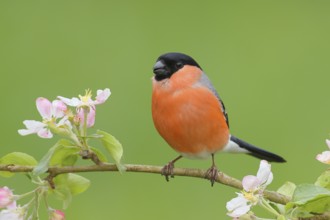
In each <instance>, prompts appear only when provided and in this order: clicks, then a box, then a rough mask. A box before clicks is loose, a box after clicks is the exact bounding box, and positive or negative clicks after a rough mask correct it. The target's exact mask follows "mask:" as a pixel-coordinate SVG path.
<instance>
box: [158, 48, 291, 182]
mask: <svg viewBox="0 0 330 220" xmlns="http://www.w3.org/2000/svg"><path fill="white" fill-rule="evenodd" d="M153 72H154V74H155V75H154V77H153V78H152V86H153V89H152V118H153V121H154V125H155V127H156V129H157V131H158V132H159V134H160V135H161V136H162V137H163V138H164V139H165V141H166V142H167V143H168V144H169V145H170V146H171V147H172V148H173V149H174V150H175V151H177V152H178V153H179V156H178V157H177V158H175V159H174V160H172V161H170V162H169V163H168V164H167V165H165V166H164V168H163V169H162V175H164V176H165V178H166V180H167V181H168V180H169V176H170V177H173V168H174V163H175V162H176V161H177V160H179V159H180V158H182V157H187V158H209V157H211V158H212V166H211V168H210V169H208V171H207V174H206V176H205V178H207V179H209V180H210V181H211V184H212V185H213V184H214V181H215V179H216V177H217V175H218V169H217V167H216V165H215V163H214V154H215V153H217V152H232V153H246V154H250V155H252V156H254V157H257V158H260V159H265V160H268V161H270V162H285V160H284V159H283V158H282V157H280V156H278V155H276V154H273V153H271V152H268V151H265V150H262V149H260V148H257V147H255V146H253V145H252V144H249V143H247V142H245V141H243V140H241V139H239V138H237V137H235V136H233V135H231V134H230V131H229V121H228V114H227V112H226V109H225V105H224V103H223V102H222V100H221V99H220V96H219V94H218V93H217V91H216V90H215V88H214V87H213V85H212V83H211V81H210V80H209V78H208V77H207V76H206V74H205V73H204V72H203V70H202V68H201V67H200V66H199V65H198V63H197V62H196V61H195V60H194V59H193V58H191V57H190V56H188V55H185V54H182V53H166V54H163V55H161V56H160V57H159V58H158V59H157V61H156V64H155V65H154V67H153Z"/></svg>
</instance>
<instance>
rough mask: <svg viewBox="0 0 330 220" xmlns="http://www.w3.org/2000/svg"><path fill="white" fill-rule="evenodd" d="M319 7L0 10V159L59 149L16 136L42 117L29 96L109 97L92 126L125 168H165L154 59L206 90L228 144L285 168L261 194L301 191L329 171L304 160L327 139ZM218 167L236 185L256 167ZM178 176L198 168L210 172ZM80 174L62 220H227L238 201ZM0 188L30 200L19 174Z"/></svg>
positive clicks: (21, 4)
mask: <svg viewBox="0 0 330 220" xmlns="http://www.w3.org/2000/svg"><path fill="white" fill-rule="evenodd" d="M329 9H330V2H329V1H327V0H323V1H322V0H315V1H304V0H299V1H288V0H285V1H284V0H283V1H270V0H267V1H265V0H260V1H254V0H251V1H247V0H235V1H199V2H197V1H191V0H190V1H172V0H169V1H151V0H150V1H105V0H103V1H101V0H94V1H83V0H80V1H78V0H76V1H67V0H66V1H64V0H56V1H50V0H44V1H15V0H10V1H9V0H2V1H1V2H0V73H1V81H0V94H1V95H0V97H1V110H0V113H1V114H0V122H1V138H0V155H4V154H6V153H9V152H12V151H21V152H26V153H29V154H31V155H34V157H36V158H38V159H40V158H41V157H42V155H43V154H44V153H45V152H46V151H47V149H48V148H49V147H50V146H52V145H53V144H54V143H55V142H56V139H58V137H56V138H54V139H51V140H45V139H40V138H38V137H37V136H36V135H30V136H27V137H21V136H19V135H18V133H17V130H18V129H20V128H23V124H22V121H23V120H25V119H35V120H39V119H40V116H39V115H38V112H37V110H36V108H35V99H36V98H37V97H39V96H43V97H46V98H48V99H50V100H52V99H54V98H55V97H56V96H57V95H61V96H65V97H73V96H77V95H78V94H84V90H85V89H87V88H90V89H92V90H93V91H96V89H104V88H106V87H109V88H110V89H111V91H112V95H111V97H110V99H109V100H108V101H107V102H106V104H104V105H103V106H99V107H98V108H97V118H96V125H95V128H99V129H102V130H105V131H108V132H109V133H111V134H113V135H114V136H116V137H117V138H118V139H119V140H120V141H121V143H122V144H123V146H124V158H123V162H124V163H137V164H153V165H164V164H165V163H167V162H168V161H169V160H171V159H173V158H174V157H176V156H177V154H176V153H175V152H174V151H173V150H172V149H170V148H169V147H168V146H167V144H166V143H165V142H164V141H163V140H162V138H161V137H160V136H159V135H158V134H157V132H156V131H155V129H154V127H153V123H152V119H151V110H150V99H151V80H150V79H151V77H152V75H153V73H152V66H153V64H154V62H155V60H156V59H157V57H158V56H159V55H160V54H162V53H165V52H169V51H178V52H184V53H187V54H189V55H191V56H192V57H194V58H195V59H196V60H197V61H198V63H199V64H200V65H201V66H202V67H203V69H204V70H205V72H206V73H207V74H208V76H209V78H210V79H211V80H212V82H213V84H214V86H215V87H216V88H217V90H218V92H219V94H220V95H221V97H222V99H223V101H224V102H225V104H226V107H227V110H228V113H229V117H230V123H231V129H232V130H231V131H232V133H233V134H235V135H236V136H238V137H240V138H242V139H244V140H247V141H249V142H251V143H254V144H256V145H257V146H261V147H263V148H265V149H268V150H270V151H273V152H275V153H278V154H280V155H282V156H284V157H285V158H286V159H287V160H288V163H286V164H273V166H272V170H273V173H274V181H273V183H272V184H271V185H270V186H269V189H273V190H275V189H277V188H278V187H279V186H280V185H281V184H283V183H284V182H285V181H287V180H289V181H293V182H295V183H297V184H299V183H305V182H309V183H312V182H314V181H315V179H316V178H317V176H318V175H319V174H320V173H321V172H322V171H323V170H324V169H325V168H326V167H325V165H323V164H321V163H319V162H317V161H316V160H315V156H316V154H318V153H320V152H322V151H324V150H326V149H327V147H326V145H325V143H324V140H325V139H326V138H329V131H330V124H329V110H330V104H329V100H328V99H329V80H330V74H329V72H330V62H329V57H330V56H329V55H330V13H329ZM94 94H95V93H94ZM95 146H98V145H97V144H96V143H95ZM216 160H217V165H218V167H219V168H220V169H221V170H222V171H223V172H225V173H227V174H229V175H231V176H233V177H236V178H239V179H241V178H242V177H243V176H245V175H247V174H255V173H256V171H257V169H258V166H259V160H256V159H254V158H252V157H249V156H246V155H230V154H218V155H217V157H216ZM177 166H178V167H191V168H203V169H206V168H208V167H209V166H210V161H199V160H188V159H183V160H181V161H180V162H178V163H177ZM83 175H84V176H85V177H87V178H90V179H91V180H92V185H91V187H90V188H89V189H88V191H87V192H85V193H83V194H81V195H78V196H76V197H74V198H73V203H72V204H71V205H70V207H69V208H68V209H67V210H66V211H65V212H66V215H67V219H93V218H94V219H158V220H161V219H183V218H184V219H211V218H212V219H227V218H228V217H226V209H225V204H226V202H227V201H229V200H230V199H231V198H233V197H235V192H236V191H237V190H235V189H232V188H229V187H227V186H223V185H219V184H216V185H215V186H214V187H210V183H209V182H207V181H205V180H200V179H193V178H188V177H176V178H175V179H172V180H171V181H170V182H169V183H167V182H165V180H164V179H163V177H161V176H160V175H151V174H134V173H125V174H123V175H120V174H118V173H88V174H83ZM0 185H8V186H10V187H12V188H14V189H15V193H16V194H21V193H24V192H26V191H28V190H29V189H32V188H33V185H32V184H31V183H30V182H29V181H28V179H27V178H25V177H24V176H23V175H16V176H15V177H14V178H12V179H4V178H1V179H0ZM53 206H54V207H56V208H60V207H61V206H60V204H59V203H57V202H55V203H53ZM262 215H263V216H267V215H264V213H263V214H262ZM43 218H44V219H46V217H43Z"/></svg>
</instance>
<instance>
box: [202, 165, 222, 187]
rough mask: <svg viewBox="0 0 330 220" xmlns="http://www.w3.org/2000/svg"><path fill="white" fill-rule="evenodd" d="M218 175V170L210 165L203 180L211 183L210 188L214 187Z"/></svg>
mask: <svg viewBox="0 0 330 220" xmlns="http://www.w3.org/2000/svg"><path fill="white" fill-rule="evenodd" d="M218 173H219V170H218V168H217V167H216V166H215V165H212V166H211V167H210V169H208V170H207V171H206V174H205V179H208V180H210V181H211V186H213V185H214V182H215V180H216V179H217V177H218Z"/></svg>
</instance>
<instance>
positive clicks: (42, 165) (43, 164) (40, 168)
mask: <svg viewBox="0 0 330 220" xmlns="http://www.w3.org/2000/svg"><path fill="white" fill-rule="evenodd" d="M72 145H73V144H72V143H71V142H70V141H69V140H66V139H62V140H59V141H58V142H57V143H56V144H55V145H54V146H53V147H51V148H50V149H49V150H48V152H47V153H46V154H45V155H44V156H43V158H42V159H41V160H40V161H39V163H38V165H37V166H36V167H35V168H34V169H33V174H34V175H37V176H38V175H40V174H42V173H45V172H46V171H47V170H48V167H49V163H50V161H51V159H52V156H53V155H54V153H55V151H56V150H58V149H59V148H63V147H70V146H72Z"/></svg>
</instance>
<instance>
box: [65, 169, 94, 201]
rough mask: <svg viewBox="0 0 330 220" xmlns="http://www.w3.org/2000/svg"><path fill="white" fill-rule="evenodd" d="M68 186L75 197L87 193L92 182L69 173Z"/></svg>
mask: <svg viewBox="0 0 330 220" xmlns="http://www.w3.org/2000/svg"><path fill="white" fill-rule="evenodd" d="M67 185H68V187H69V189H70V191H71V194H72V195H74V196H75V195H77V194H80V193H83V192H85V191H86V190H87V189H88V187H89V186H90V185H91V182H90V180H89V179H87V178H85V177H83V176H80V175H77V174H74V173H69V175H68V179H67Z"/></svg>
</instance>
